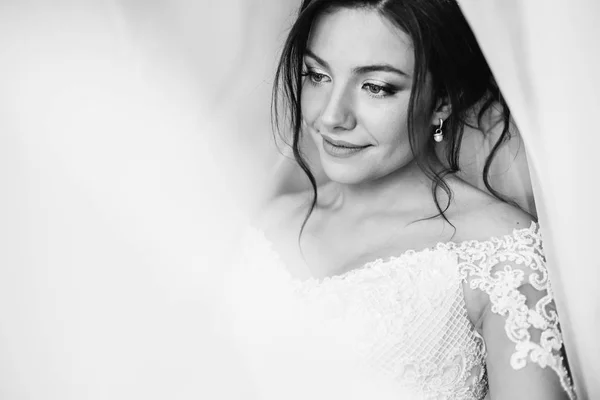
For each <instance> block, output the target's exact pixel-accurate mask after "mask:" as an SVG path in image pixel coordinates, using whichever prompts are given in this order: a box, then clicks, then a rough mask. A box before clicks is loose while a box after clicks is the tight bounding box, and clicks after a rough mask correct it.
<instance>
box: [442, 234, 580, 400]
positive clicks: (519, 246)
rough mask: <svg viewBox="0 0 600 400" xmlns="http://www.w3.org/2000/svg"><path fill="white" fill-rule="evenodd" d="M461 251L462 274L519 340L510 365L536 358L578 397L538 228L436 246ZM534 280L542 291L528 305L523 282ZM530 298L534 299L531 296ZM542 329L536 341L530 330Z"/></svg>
mask: <svg viewBox="0 0 600 400" xmlns="http://www.w3.org/2000/svg"><path fill="white" fill-rule="evenodd" d="M438 248H443V249H446V250H448V251H453V252H455V253H456V254H458V255H459V258H460V262H459V264H458V268H459V271H460V275H461V278H462V279H463V280H465V281H467V280H468V281H469V286H470V287H471V289H476V290H481V291H483V292H485V293H486V294H487V295H488V296H489V299H490V304H491V311H492V312H494V313H496V314H498V315H501V316H503V317H505V318H506V322H505V331H506V335H507V336H508V338H509V339H510V340H511V341H512V342H513V343H515V352H514V353H513V354H512V356H511V358H510V365H511V366H512V368H514V369H516V370H518V369H522V368H524V367H525V366H526V365H527V363H528V362H533V363H536V364H537V365H539V366H540V367H542V368H546V367H550V368H552V370H554V372H555V373H556V374H557V375H558V377H559V378H560V381H561V385H562V387H563V389H564V390H565V391H566V392H567V393H568V395H569V397H570V398H571V399H574V398H576V396H575V392H574V390H573V385H572V382H571V379H570V377H569V374H568V371H567V369H566V367H565V362H564V360H563V357H562V355H561V349H562V347H563V340H562V335H561V332H560V329H559V320H558V315H557V313H556V309H555V306H554V300H553V296H552V290H551V287H550V281H549V279H548V271H547V269H546V267H545V258H544V253H543V248H542V238H541V235H540V232H539V228H538V227H537V226H536V225H535V224H533V225H532V227H531V228H530V229H526V230H518V231H515V232H514V234H513V235H512V236H506V237H504V238H503V239H498V238H494V239H491V240H489V241H486V242H476V241H474V242H465V243H462V244H461V245H456V244H452V243H451V244H446V245H443V244H442V245H438ZM527 284H529V285H531V287H533V288H534V289H535V290H536V291H537V292H538V293H539V295H540V298H539V299H537V302H536V303H535V305H534V306H533V307H532V308H530V307H529V306H528V305H527V301H528V297H527V296H526V295H525V294H523V293H522V291H521V290H519V289H520V288H522V287H523V285H527ZM529 300H532V299H529ZM532 328H533V329H536V330H539V332H540V339H539V342H536V341H534V340H532V335H531V329H532Z"/></svg>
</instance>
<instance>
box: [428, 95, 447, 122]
mask: <svg viewBox="0 0 600 400" xmlns="http://www.w3.org/2000/svg"><path fill="white" fill-rule="evenodd" d="M451 114H452V105H451V104H450V101H449V99H448V98H447V97H442V98H439V99H438V100H437V103H436V105H435V108H434V110H433V114H432V115H431V125H439V124H440V119H442V120H444V121H445V120H446V119H448V117H449V116H450V115H451Z"/></svg>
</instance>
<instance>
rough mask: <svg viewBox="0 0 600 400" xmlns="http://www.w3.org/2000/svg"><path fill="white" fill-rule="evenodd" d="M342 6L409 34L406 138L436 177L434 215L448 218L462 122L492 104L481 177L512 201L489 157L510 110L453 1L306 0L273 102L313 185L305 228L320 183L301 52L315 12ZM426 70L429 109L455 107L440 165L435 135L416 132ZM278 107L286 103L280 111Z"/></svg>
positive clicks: (277, 126)
mask: <svg viewBox="0 0 600 400" xmlns="http://www.w3.org/2000/svg"><path fill="white" fill-rule="evenodd" d="M340 8H361V9H367V10H373V11H375V12H378V13H379V14H380V15H381V16H383V17H384V18H386V19H388V20H389V21H391V22H392V23H394V24H395V25H396V26H397V27H398V28H399V29H401V30H402V31H404V32H405V33H406V34H408V35H409V36H410V37H411V39H412V42H413V48H414V56H415V69H414V71H413V77H414V79H413V84H412V89H411V95H410V100H409V106H408V132H409V142H410V146H411V150H412V153H413V155H414V157H415V159H416V161H417V163H418V165H419V167H420V168H421V169H422V170H423V172H424V173H425V174H426V175H427V176H428V177H429V178H430V179H431V180H432V188H431V191H432V196H433V199H434V202H435V205H436V207H437V209H438V211H439V214H437V215H435V216H433V217H430V218H435V217H439V216H442V217H443V218H444V219H445V220H446V221H447V222H448V223H450V221H448V219H447V218H446V216H445V214H444V212H445V211H446V210H447V209H448V207H449V206H450V202H451V199H452V192H451V190H450V187H449V186H448V185H447V183H446V182H445V180H444V177H445V176H447V175H448V174H452V173H455V172H457V171H459V153H460V147H461V142H462V137H463V131H464V127H465V125H468V126H472V127H475V128H478V129H479V128H480V127H481V126H482V120H483V118H484V116H485V115H487V114H486V113H487V112H488V111H490V109H491V108H492V107H497V108H498V109H499V111H500V114H501V121H500V122H501V123H503V124H504V125H503V129H502V133H501V135H500V137H499V139H498V141H497V142H496V144H495V145H494V147H493V148H492V151H491V153H490V154H489V156H488V158H487V160H486V162H485V166H484V169H483V181H484V184H485V186H486V188H487V189H488V190H489V191H490V193H491V194H493V195H494V196H495V197H497V198H498V199H500V200H502V201H506V202H510V203H513V202H511V201H509V200H507V199H505V198H504V197H503V196H502V195H501V194H500V193H499V192H497V191H496V190H494V189H493V188H492V186H491V185H490V182H489V171H490V166H491V163H492V160H493V158H494V156H495V154H496V152H497V151H498V149H499V148H500V146H501V144H502V143H503V142H504V141H506V140H507V139H508V138H509V137H510V132H509V126H510V109H509V107H508V105H507V104H506V102H505V100H504V98H503V96H502V93H501V92H500V89H499V87H498V85H497V83H496V80H495V78H494V76H493V74H492V72H491V70H490V68H489V66H488V64H487V62H486V60H485V57H484V56H483V54H482V52H481V49H480V48H479V45H478V44H477V40H476V39H475V36H474V34H473V32H472V31H471V28H470V27H469V25H468V23H467V21H466V20H465V18H464V16H463V14H462V12H461V10H460V8H459V6H458V4H457V3H456V1H455V0H303V1H302V5H301V6H300V10H299V13H298V17H297V18H296V20H295V22H294V24H293V26H292V28H291V30H290V32H289V34H288V36H287V40H286V42H285V45H284V47H283V51H282V54H281V57H280V60H279V64H278V67H277V72H276V75H275V82H274V86H273V93H272V103H271V107H272V123H273V127H274V131H277V132H279V133H280V135H281V134H282V132H283V130H282V129H281V126H282V123H284V122H285V125H288V124H289V125H291V128H292V133H293V136H292V142H291V147H292V150H293V155H294V158H295V160H296V162H297V163H298V165H299V166H300V168H301V169H302V170H303V171H304V172H305V174H306V175H307V177H308V180H309V181H310V184H311V186H312V191H313V199H312V203H311V206H310V209H309V210H308V213H307V215H306V217H305V219H304V222H303V224H302V227H301V230H300V234H302V231H303V230H304V227H305V225H306V222H307V221H308V218H309V217H310V215H311V214H312V212H313V210H314V208H315V206H316V204H317V182H316V179H315V177H314V175H313V174H312V172H311V170H310V167H309V165H308V163H307V161H306V159H305V157H304V155H303V152H302V149H301V143H302V109H301V103H300V98H301V95H302V81H303V74H302V72H303V57H304V53H305V51H306V46H307V42H308V39H309V35H310V32H311V29H312V27H313V25H314V23H315V21H316V19H317V18H318V17H319V16H320V15H322V14H324V13H327V12H333V11H335V10H337V9H340ZM428 72H429V73H430V76H431V88H432V93H431V94H432V98H433V101H432V102H431V110H429V111H431V112H433V108H434V107H435V104H437V103H438V101H439V100H442V99H443V100H444V101H446V102H447V103H449V104H450V105H451V107H452V114H451V115H450V117H449V118H448V119H447V120H446V121H445V122H444V140H445V142H446V146H447V151H446V157H445V158H446V159H445V166H444V167H443V169H442V170H439V169H435V168H434V164H433V160H436V159H437V155H436V153H435V146H434V145H435V143H434V141H433V140H432V135H431V134H427V135H424V134H423V133H422V132H421V133H420V134H419V132H417V131H416V130H415V117H416V116H417V115H419V114H420V113H422V112H423V110H418V109H416V107H417V104H419V99H420V98H421V96H422V95H423V92H422V91H423V88H424V87H425V82H426V76H427V73H428ZM280 107H282V108H283V114H281V111H280ZM473 116H475V118H473ZM473 121H475V123H474V124H473ZM440 188H441V189H442V190H443V191H444V192H446V194H447V196H448V201H447V204H446V205H445V206H444V207H443V208H442V206H441V205H440V203H439V200H438V189H440ZM513 204H514V203H513Z"/></svg>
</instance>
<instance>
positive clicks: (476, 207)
mask: <svg viewBox="0 0 600 400" xmlns="http://www.w3.org/2000/svg"><path fill="white" fill-rule="evenodd" d="M455 192H456V194H457V201H456V203H457V208H458V212H457V215H458V216H457V222H458V224H457V228H458V229H457V236H459V237H458V239H459V240H461V241H462V240H472V239H475V240H486V239H489V238H491V237H502V236H504V235H510V234H512V233H513V231H514V230H515V229H523V228H529V227H530V226H531V223H532V222H533V221H534V219H533V217H532V216H531V215H530V214H528V213H527V212H525V211H523V210H522V209H520V208H519V207H516V206H513V205H512V204H508V203H505V202H503V201H501V200H499V199H497V198H495V197H494V196H491V195H489V194H488V193H485V192H483V191H481V190H479V189H477V188H474V187H472V186H470V185H468V184H467V183H464V184H461V185H460V186H459V188H458V189H457V190H455Z"/></svg>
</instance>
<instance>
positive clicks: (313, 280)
mask: <svg viewBox="0 0 600 400" xmlns="http://www.w3.org/2000/svg"><path fill="white" fill-rule="evenodd" d="M250 229H251V230H252V231H254V232H255V233H258V234H259V235H260V237H261V239H262V240H263V241H264V242H265V243H266V244H267V245H268V248H269V251H270V253H272V255H273V256H274V257H275V258H276V259H277V261H278V262H280V263H282V264H284V263H283V260H282V258H281V256H280V254H279V253H278V252H277V251H276V250H275V249H274V248H273V246H274V243H273V242H272V241H271V240H270V239H269V238H268V237H267V236H266V235H265V232H264V231H263V230H261V229H259V228H257V227H254V226H251V227H250ZM525 234H532V235H539V224H538V223H536V222H535V221H531V224H530V225H529V227H527V228H513V230H512V233H507V234H504V235H497V236H490V237H489V238H487V239H485V240H478V239H470V240H463V241H460V242H454V241H447V242H438V243H436V244H434V245H433V246H429V247H425V248H422V249H419V250H416V249H407V250H405V251H403V252H402V253H400V254H398V255H395V256H390V257H386V258H376V259H374V260H372V261H368V262H366V263H364V264H362V265H360V266H358V267H356V268H352V269H349V270H347V271H344V272H342V273H339V274H334V275H329V276H325V277H321V278H319V277H314V276H311V277H309V278H305V279H303V278H297V277H294V276H293V275H292V274H291V273H290V272H289V271H288V270H287V268H285V266H284V265H282V269H283V272H284V273H285V274H286V275H287V276H288V277H289V279H290V280H291V281H292V282H294V283H296V284H299V285H310V286H320V285H323V284H325V283H327V282H333V281H344V280H347V279H348V278H350V277H352V276H355V275H357V274H359V273H362V272H364V271H368V270H370V269H372V268H373V267H374V266H375V265H379V266H381V265H387V264H395V263H398V262H401V261H404V260H406V259H407V258H408V257H415V256H419V255H422V254H425V253H428V252H433V251H438V250H456V249H462V248H465V247H482V246H485V245H486V244H498V243H508V242H509V241H511V240H513V239H514V238H515V237H519V236H522V235H525Z"/></svg>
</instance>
